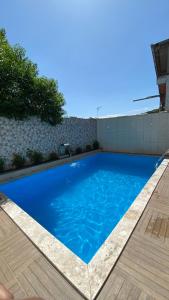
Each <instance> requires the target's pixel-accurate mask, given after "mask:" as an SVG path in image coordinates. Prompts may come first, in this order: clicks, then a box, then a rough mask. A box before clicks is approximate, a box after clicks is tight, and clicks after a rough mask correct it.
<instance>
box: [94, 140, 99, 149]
mask: <svg viewBox="0 0 169 300" xmlns="http://www.w3.org/2000/svg"><path fill="white" fill-rule="evenodd" d="M99 146H100V145H99V142H98V141H97V140H95V141H94V142H93V149H94V150H97V149H99Z"/></svg>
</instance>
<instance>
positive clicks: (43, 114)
mask: <svg viewBox="0 0 169 300" xmlns="http://www.w3.org/2000/svg"><path fill="white" fill-rule="evenodd" d="M63 105H64V97H63V95H62V93H60V92H59V91H58V85H57V82H56V81H55V80H54V79H47V78H46V77H40V76H38V69H37V65H36V64H34V63H32V61H31V60H29V59H28V58H27V57H26V54H25V50H24V49H23V48H22V47H20V46H19V45H15V46H11V45H10V44H9V42H8V40H7V38H6V33H5V30H4V29H1V30H0V116H5V117H7V118H15V119H24V118H26V117H28V116H39V117H40V118H41V120H43V121H46V122H49V123H50V124H53V125H55V124H58V123H60V122H61V121H62V118H63V114H64V110H63Z"/></svg>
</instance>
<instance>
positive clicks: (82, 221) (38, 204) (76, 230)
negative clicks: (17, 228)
mask: <svg viewBox="0 0 169 300" xmlns="http://www.w3.org/2000/svg"><path fill="white" fill-rule="evenodd" d="M157 160H158V157H155V156H153V157H152V156H138V155H127V154H111V153H98V154H95V155H91V156H88V157H86V158H83V159H81V160H78V161H75V162H72V163H69V164H65V165H63V166H59V167H55V168H52V169H49V170H46V171H42V172H39V173H37V174H34V175H31V176H26V177H23V178H21V179H18V180H15V181H11V182H9V183H7V184H1V185H0V191H1V192H4V193H5V194H6V195H7V196H8V197H10V198H11V199H12V200H13V201H14V202H15V203H16V204H18V205H19V206H20V207H21V208H22V209H23V210H25V211H26V212H27V213H28V214H29V215H30V216H32V217H33V218H34V219H35V220H36V221H38V222H39V223H40V224H41V225H42V226H44V227H45V228H46V229H47V230H48V231H49V232H50V233H52V234H53V235H54V236H55V237H56V238H58V239H59V240H60V241H61V242H62V243H63V244H64V245H65V246H67V247H68V248H69V249H71V250H72V251H73V252H74V253H75V254H76V255H78V256H79V257H80V258H81V259H82V260H83V261H84V262H86V263H88V262H89V261H90V260H91V258H92V257H93V256H94V254H95V253H96V252H97V250H98V249H99V247H100V246H101V245H102V244H103V242H104V241H105V239H106V238H107V237H108V235H109V234H110V233H111V231H112V230H113V228H114V227H115V226H116V224H117V223H118V222H119V220H120V219H121V218H122V216H123V215H124V214H125V212H126V211H127V209H128V208H129V207H130V205H131V204H132V202H133V201H134V199H135V198H136V196H137V195H138V193H139V192H140V190H141V189H142V188H143V186H144V185H145V183H146V182H147V180H148V179H149V177H150V176H151V175H152V173H153V172H154V170H155V164H156V162H157Z"/></svg>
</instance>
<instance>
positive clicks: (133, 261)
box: [0, 167, 169, 300]
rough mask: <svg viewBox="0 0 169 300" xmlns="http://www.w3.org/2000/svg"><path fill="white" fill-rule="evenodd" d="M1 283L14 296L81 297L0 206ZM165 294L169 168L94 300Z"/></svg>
mask: <svg viewBox="0 0 169 300" xmlns="http://www.w3.org/2000/svg"><path fill="white" fill-rule="evenodd" d="M0 282H1V283H3V284H4V285H5V286H6V287H8V288H9V289H10V291H11V292H12V293H13V294H14V295H15V297H16V298H17V299H20V298H22V297H26V296H35V295H36V296H37V295H38V296H41V297H43V298H44V299H46V300H50V299H59V300H60V299H61V300H68V299H69V300H71V299H72V300H73V299H74V300H76V299H78V300H81V299H84V298H83V297H82V296H81V295H80V294H79V293H78V292H77V291H76V290H75V289H74V288H73V287H72V286H71V285H70V284H69V283H68V282H67V281H66V280H65V279H64V278H63V277H62V276H61V274H60V273H59V272H58V271H57V270H56V269H55V268H54V267H53V266H52V265H51V264H50V263H49V262H48V260H47V259H46V258H45V257H44V256H43V255H42V254H41V253H40V252H39V250H38V249H37V248H36V247H35V246H34V245H33V244H32V243H31V241H30V240H29V239H28V238H27V237H26V236H25V235H24V233H23V232H22V231H21V230H20V229H19V228H18V227H17V226H16V225H15V224H14V223H13V221H11V219H10V218H9V217H8V216H7V215H6V213H4V212H3V211H2V210H0ZM108 299H111V300H113V299H118V300H122V299H124V300H126V299H128V300H137V299H139V300H152V299H157V300H162V299H169V167H167V169H166V171H165V173H164V175H163V176H162V178H161V180H160V182H159V184H158V186H157V188H156V190H155V192H154V193H153V195H152V197H151V199H150V201H149V203H148V206H147V208H146V209H145V211H144V213H143V215H142V217H141V219H140V221H139V222H138V224H137V226H136V228H135V230H134V232H133V234H132V236H131V237H130V239H129V241H128V243H127V245H126V247H125V249H124V250H123V252H122V254H121V256H120V258H119V260H118V262H117V263H116V265H115V267H114V269H113V270H112V272H111V274H110V276H109V278H108V280H107V282H106V283H105V285H104V287H103V288H102V290H101V291H100V294H99V295H98V296H97V300H108Z"/></svg>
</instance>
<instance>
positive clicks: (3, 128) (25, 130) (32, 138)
mask: <svg viewBox="0 0 169 300" xmlns="http://www.w3.org/2000/svg"><path fill="white" fill-rule="evenodd" d="M96 138H97V126H96V120H95V119H92V118H90V119H81V118H74V117H71V118H65V119H64V121H63V123H62V124H60V125H56V126H52V125H50V124H48V123H46V122H41V120H39V119H37V118H35V117H33V118H30V119H27V120H24V121H15V120H14V119H7V118H3V117H0V157H4V158H5V160H6V164H7V165H10V162H11V159H12V156H13V153H20V154H22V155H26V151H27V148H30V149H32V150H37V151H40V152H42V153H43V154H44V155H46V156H47V155H48V154H49V153H50V152H52V151H57V150H58V146H59V145H60V144H62V143H70V145H71V147H72V148H73V149H75V148H76V147H79V146H80V147H82V148H84V147H85V146H86V145H87V144H92V143H93V141H94V140H95V139H96Z"/></svg>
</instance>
